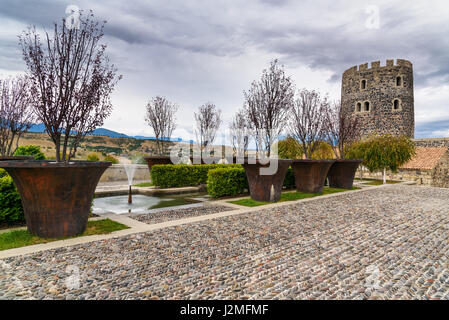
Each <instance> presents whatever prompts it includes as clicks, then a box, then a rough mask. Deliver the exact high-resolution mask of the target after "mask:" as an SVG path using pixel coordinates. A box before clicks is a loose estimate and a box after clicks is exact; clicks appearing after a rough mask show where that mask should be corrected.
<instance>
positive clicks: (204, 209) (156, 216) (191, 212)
mask: <svg viewBox="0 0 449 320" xmlns="http://www.w3.org/2000/svg"><path fill="white" fill-rule="evenodd" d="M230 210H235V209H233V208H231V207H227V206H220V205H213V206H207V205H206V206H199V207H190V208H182V209H172V210H163V211H156V212H152V213H146V214H139V215H129V217H130V218H132V219H135V220H138V221H140V222H143V223H146V224H154V223H161V222H166V221H171V220H178V219H184V218H191V217H197V216H203V215H206V214H212V213H218V212H223V211H230Z"/></svg>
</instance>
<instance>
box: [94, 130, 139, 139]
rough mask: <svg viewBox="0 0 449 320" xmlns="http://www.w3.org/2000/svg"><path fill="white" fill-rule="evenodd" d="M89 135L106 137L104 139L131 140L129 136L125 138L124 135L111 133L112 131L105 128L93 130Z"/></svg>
mask: <svg viewBox="0 0 449 320" xmlns="http://www.w3.org/2000/svg"><path fill="white" fill-rule="evenodd" d="M89 135H91V136H106V137H111V138H132V137H130V136H127V135H126V134H124V133H119V132H116V131H112V130H109V129H105V128H98V129H95V130H94V131H93V132H92V133H90V134H89Z"/></svg>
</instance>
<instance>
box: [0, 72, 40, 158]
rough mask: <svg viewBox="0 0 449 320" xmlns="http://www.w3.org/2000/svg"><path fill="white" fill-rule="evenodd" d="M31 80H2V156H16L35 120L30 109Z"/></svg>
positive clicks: (0, 108) (23, 77)
mask: <svg viewBox="0 0 449 320" xmlns="http://www.w3.org/2000/svg"><path fill="white" fill-rule="evenodd" d="M30 99H31V96H30V79H29V78H28V77H26V76H17V77H15V78H7V79H5V80H0V154H1V155H2V156H9V155H12V154H14V152H15V150H16V149H17V147H18V145H19V139H20V137H21V136H22V134H23V133H25V132H27V131H28V130H29V129H30V128H31V125H32V124H33V122H34V120H35V116H34V113H33V110H32V108H30Z"/></svg>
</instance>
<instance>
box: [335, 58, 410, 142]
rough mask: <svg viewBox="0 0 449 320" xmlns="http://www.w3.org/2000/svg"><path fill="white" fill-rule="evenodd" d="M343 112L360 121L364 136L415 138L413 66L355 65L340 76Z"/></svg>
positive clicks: (401, 63)
mask: <svg viewBox="0 0 449 320" xmlns="http://www.w3.org/2000/svg"><path fill="white" fill-rule="evenodd" d="M341 103H342V108H343V111H344V112H348V113H351V114H353V116H355V117H357V118H358V119H359V121H360V128H361V131H362V135H363V136H368V135H371V134H383V133H391V134H393V135H396V136H399V135H406V136H408V137H411V138H413V137H414V131H415V114H414V99H413V66H412V63H411V62H410V61H407V60H402V59H397V61H396V64H395V63H394V60H387V64H386V66H382V67H381V66H380V61H376V62H371V68H368V63H365V64H362V65H360V66H359V67H358V68H357V66H354V67H352V68H350V69H348V70H346V71H345V72H344V73H343V78H342V84H341Z"/></svg>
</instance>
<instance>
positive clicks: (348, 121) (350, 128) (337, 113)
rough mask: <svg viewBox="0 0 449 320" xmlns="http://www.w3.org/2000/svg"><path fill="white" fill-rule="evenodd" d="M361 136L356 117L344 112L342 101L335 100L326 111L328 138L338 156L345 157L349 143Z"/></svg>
mask: <svg viewBox="0 0 449 320" xmlns="http://www.w3.org/2000/svg"><path fill="white" fill-rule="evenodd" d="M359 137H360V125H359V121H358V119H357V118H356V117H353V116H352V115H351V114H350V113H347V112H344V110H343V108H342V107H341V103H340V102H339V101H338V102H334V103H333V104H332V105H329V106H328V110H327V112H326V138H327V142H328V143H329V144H330V145H331V146H332V149H333V150H334V153H335V156H336V157H337V158H341V159H343V158H345V152H346V149H347V147H348V145H349V144H351V143H352V142H354V141H356V140H358V139H359Z"/></svg>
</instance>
